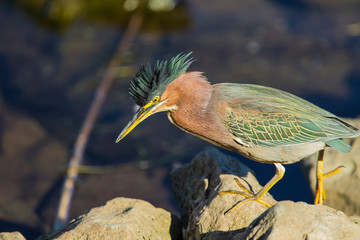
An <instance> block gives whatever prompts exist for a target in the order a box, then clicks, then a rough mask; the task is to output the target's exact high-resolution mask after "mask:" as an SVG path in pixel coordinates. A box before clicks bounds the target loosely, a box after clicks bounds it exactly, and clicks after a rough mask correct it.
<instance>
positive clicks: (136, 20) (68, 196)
mask: <svg viewBox="0 0 360 240" xmlns="http://www.w3.org/2000/svg"><path fill="white" fill-rule="evenodd" d="M141 22H142V16H141V14H140V13H134V14H133V15H132V16H131V18H130V21H129V23H128V25H127V28H126V30H125V32H124V35H123V37H122V39H121V41H120V43H119V45H118V47H117V49H116V54H117V55H115V56H114V57H113V58H112V60H111V61H110V63H109V66H108V68H107V71H106V73H105V75H104V77H103V79H102V80H101V82H100V85H99V87H98V89H97V91H96V93H95V97H94V99H93V101H92V103H91V105H90V108H89V110H88V112H87V114H86V118H85V121H84V123H83V125H82V127H81V130H80V133H79V135H78V136H77V138H76V142H75V145H74V154H73V155H72V157H71V158H70V162H69V167H68V170H67V173H66V177H65V181H64V185H63V189H62V192H61V198H60V201H59V205H58V210H57V214H56V216H55V222H54V230H58V229H60V228H61V227H62V226H64V225H65V224H66V223H67V222H68V221H69V215H70V209H71V202H72V199H73V196H74V193H75V183H76V181H77V178H78V175H79V174H78V170H79V167H80V165H81V163H82V161H83V156H84V152H85V148H86V144H87V142H88V138H89V135H90V133H91V131H92V129H93V127H94V123H95V121H96V118H97V116H98V115H99V112H100V109H101V106H102V104H103V103H104V101H105V98H106V95H107V93H108V92H109V89H110V87H111V85H112V83H113V81H114V79H115V76H116V72H117V69H118V67H119V65H120V63H121V58H120V56H119V55H121V54H122V53H123V52H124V51H126V50H127V49H128V48H129V47H130V44H131V43H132V41H133V40H134V38H135V37H136V35H137V33H138V31H139V29H140V26H141Z"/></svg>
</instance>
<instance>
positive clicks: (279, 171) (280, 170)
mask: <svg viewBox="0 0 360 240" xmlns="http://www.w3.org/2000/svg"><path fill="white" fill-rule="evenodd" d="M274 166H275V168H276V173H275V175H274V176H273V177H272V179H271V180H270V181H269V182H268V183H267V184H265V186H264V187H263V188H262V189H261V190H260V191H259V192H258V193H256V194H253V193H250V191H249V190H247V189H246V188H245V187H244V186H243V185H242V184H241V183H240V182H239V181H238V180H237V179H235V181H236V184H237V185H238V186H239V187H240V188H241V189H242V190H244V191H245V192H239V191H224V192H219V194H240V195H242V196H245V197H246V198H245V199H244V200H241V201H239V202H237V203H236V204H235V205H234V206H232V207H231V208H230V209H229V210H227V211H226V212H225V214H227V213H231V212H232V211H234V210H235V209H236V208H238V207H239V206H240V205H241V204H243V203H245V202H249V201H256V202H258V203H261V204H263V205H265V206H266V207H271V204H269V203H267V202H265V201H263V200H262V197H263V196H264V195H265V194H266V193H267V192H268V191H269V190H270V188H272V187H273V186H274V185H275V183H277V182H278V181H279V180H280V179H281V178H282V177H283V176H284V173H285V168H284V167H283V165H281V164H280V163H274Z"/></svg>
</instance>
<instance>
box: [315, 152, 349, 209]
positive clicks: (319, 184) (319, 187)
mask: <svg viewBox="0 0 360 240" xmlns="http://www.w3.org/2000/svg"><path fill="white" fill-rule="evenodd" d="M323 164H324V150H321V151H320V152H319V157H318V161H317V166H316V178H317V179H316V180H317V181H316V193H315V200H314V203H315V204H323V201H324V200H325V199H326V195H325V188H324V178H327V177H330V176H332V175H334V174H337V173H339V172H340V171H341V168H343V167H344V166H340V167H337V168H336V169H334V170H332V171H330V172H328V173H326V174H323Z"/></svg>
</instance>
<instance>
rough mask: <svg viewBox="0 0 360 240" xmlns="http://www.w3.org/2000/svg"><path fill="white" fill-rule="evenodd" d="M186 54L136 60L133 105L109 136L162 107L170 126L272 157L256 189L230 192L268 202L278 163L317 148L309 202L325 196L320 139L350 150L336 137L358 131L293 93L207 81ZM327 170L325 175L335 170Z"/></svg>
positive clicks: (250, 154) (252, 155)
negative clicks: (270, 170) (269, 171)
mask: <svg viewBox="0 0 360 240" xmlns="http://www.w3.org/2000/svg"><path fill="white" fill-rule="evenodd" d="M190 54H191V53H189V54H179V55H177V56H175V57H173V58H171V59H170V60H164V61H157V62H156V63H155V64H154V65H150V64H147V65H142V66H141V67H140V69H139V71H138V73H137V74H136V75H135V76H134V78H133V79H132V81H131V83H130V89H129V93H130V95H131V97H132V98H133V100H134V101H135V103H136V104H137V105H139V107H140V108H139V110H138V111H137V112H136V113H135V115H134V117H133V119H132V120H131V121H130V122H129V123H128V124H127V125H126V126H125V128H124V129H123V130H122V132H121V133H120V135H119V137H118V138H117V140H116V142H119V141H120V140H121V139H123V138H124V137H125V136H126V135H127V134H128V133H129V132H130V131H131V130H133V129H134V128H135V127H136V126H137V125H138V124H139V123H140V122H142V121H143V120H145V119H146V118H147V117H149V116H151V115H152V114H155V113H158V112H166V113H167V116H168V118H169V120H170V122H172V123H173V124H174V125H175V126H177V127H179V128H180V129H181V130H183V131H185V132H187V133H189V134H192V135H194V136H196V137H198V138H201V139H203V140H205V141H208V142H210V143H212V144H214V145H216V146H219V147H222V148H224V149H227V150H230V151H234V152H237V153H239V154H241V155H243V156H245V157H247V158H249V159H252V160H255V161H258V162H262V163H273V164H274V165H275V167H276V174H275V175H274V177H273V178H272V179H271V180H270V181H269V182H268V183H267V184H266V185H265V186H264V187H263V188H262V189H261V190H260V191H259V192H257V193H255V194H251V193H250V192H249V191H248V190H246V188H245V187H243V186H241V184H240V183H239V181H237V183H238V185H239V186H240V187H241V188H242V189H243V190H245V193H243V192H237V191H226V192H221V193H220V194H225V193H238V194H242V195H245V196H246V199H245V200H243V201H241V202H239V203H237V204H236V205H234V206H233V208H232V210H233V209H235V207H237V206H238V205H239V204H241V203H243V202H246V201H250V200H254V201H257V202H259V203H262V204H264V205H266V206H270V204H267V203H266V202H264V201H263V200H262V199H261V198H262V197H263V196H264V195H265V194H266V193H267V192H268V191H269V190H270V188H271V187H272V186H273V185H274V184H275V183H276V182H277V181H279V180H280V179H281V178H282V177H283V175H284V173H285V168H284V167H283V165H282V164H289V163H294V162H297V161H300V160H301V159H303V158H304V157H307V156H309V155H311V154H313V153H316V152H319V158H318V164H317V187H316V194H315V203H319V204H321V203H322V201H323V199H324V198H325V192H324V186H323V178H324V177H326V176H327V175H326V174H323V170H322V167H323V156H324V149H325V147H326V146H330V147H332V148H334V149H336V150H338V151H340V152H343V153H346V152H350V150H351V146H350V145H349V144H348V143H347V142H346V141H344V140H343V139H342V138H354V137H357V136H359V135H360V131H359V130H358V129H356V128H355V127H353V126H351V125H350V124H348V123H346V122H344V121H343V120H341V119H340V118H338V117H337V116H335V115H334V114H332V113H330V112H328V111H326V110H324V109H322V108H320V107H317V106H315V105H314V104H312V103H310V102H308V101H306V100H304V99H302V98H300V97H297V96H295V95H293V94H290V93H287V92H284V91H281V90H278V89H274V88H271V87H264V86H259V85H253V84H235V83H219V84H214V85H211V84H210V83H209V82H208V81H207V78H206V77H205V76H204V75H203V74H202V73H201V72H187V71H186V70H187V68H188V67H189V65H190V64H191V63H192V62H193V59H192V58H189V55H190ZM337 171H338V169H337V170H334V171H333V172H332V173H329V174H328V175H330V174H334V173H335V172H337Z"/></svg>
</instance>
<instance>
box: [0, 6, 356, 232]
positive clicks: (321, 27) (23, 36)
mask: <svg viewBox="0 0 360 240" xmlns="http://www.w3.org/2000/svg"><path fill="white" fill-rule="evenodd" d="M139 9H140V10H141V11H139V12H138V13H140V14H141V17H142V19H143V22H142V25H141V28H140V31H139V33H138V34H137V36H136V38H135V40H134V42H132V44H131V46H130V48H129V50H128V51H126V52H124V53H123V64H122V65H121V66H119V68H118V70H117V78H116V80H115V83H114V84H113V85H112V88H111V90H110V93H109V96H108V97H107V100H106V102H105V104H104V106H103V108H102V111H101V114H100V116H99V118H98V121H97V122H96V126H95V128H94V130H93V132H92V135H91V137H90V139H89V144H88V147H87V150H86V153H85V162H84V164H85V165H87V166H98V167H99V168H97V172H98V173H97V174H90V175H88V174H83V175H81V177H80V180H79V182H78V184H77V191H76V194H75V198H74V202H73V207H72V214H71V215H72V217H75V216H77V215H79V214H81V213H82V212H83V211H85V210H87V209H89V208H92V207H95V206H98V205H101V204H104V203H105V202H106V201H107V200H110V199H112V198H115V197H119V196H122V197H130V198H140V199H144V200H146V201H149V202H150V203H152V204H153V205H155V206H156V207H161V208H164V209H166V210H169V211H171V212H172V213H174V214H178V211H177V209H176V204H175V201H174V199H173V196H172V193H171V187H170V181H169V179H170V178H169V174H170V172H171V169H173V168H174V167H176V166H179V165H180V164H185V163H187V162H189V161H190V160H191V159H192V157H193V156H194V155H196V154H197V153H199V152H200V151H201V150H204V149H206V148H208V147H212V146H211V145H210V144H208V143H206V142H203V141H202V140H199V139H197V138H195V137H192V136H190V135H188V134H186V133H183V132H182V131H181V130H179V129H177V128H176V127H175V126H173V125H171V123H170V122H169V121H168V119H167V118H166V114H158V115H155V116H153V117H151V118H149V119H147V120H146V121H145V122H143V123H142V124H141V125H139V126H138V127H137V128H136V129H135V130H134V131H133V132H131V134H130V135H128V136H127V137H126V138H125V139H124V140H123V141H121V142H120V143H118V144H115V143H114V141H115V139H116V137H117V136H118V134H119V133H120V131H121V130H122V128H123V127H124V126H125V124H126V123H127V122H128V121H129V120H130V118H131V116H132V114H133V113H134V110H135V106H134V103H133V102H132V100H131V98H130V96H129V94H128V87H129V81H130V79H131V77H132V75H133V74H135V73H136V71H137V69H138V66H139V65H140V64H141V63H147V62H154V61H156V60H157V59H164V58H170V57H172V56H174V55H176V54H178V53H180V52H184V53H187V52H190V51H193V55H192V56H193V57H194V58H195V59H197V61H196V62H194V63H193V64H192V65H191V66H190V69H189V70H190V71H191V70H194V71H201V72H204V73H205V75H206V76H207V77H208V79H209V81H210V82H212V83H218V82H237V83H253V84H261V85H266V86H272V87H275V88H279V89H282V90H285V91H289V92H291V93H294V94H296V95H299V96H300V97H303V98H305V99H307V100H309V101H311V102H313V103H315V104H316V105H319V106H321V107H323V108H325V109H327V110H329V111H330V112H333V113H334V114H336V115H338V116H341V117H350V118H352V117H357V116H359V115H360V95H359V92H360V68H359V66H360V1H359V0H343V1H335V0H326V1H325V0H311V1H310V0H295V1H286V0H284V1H280V0H267V1H266V0H256V1H254V0H242V1H238V0H228V1H220V0H217V1H216V0H183V1H182V0H179V1H173V0H148V1H145V0H102V1H96V0H12V1H6V0H1V1H0V232H3V231H20V232H21V233H22V234H23V235H24V236H25V237H27V238H30V239H31V238H34V237H37V236H39V235H41V234H43V233H46V232H50V231H51V227H52V225H53V219H54V215H55V212H56V208H57V204H58V199H59V195H60V191H61V186H62V185H61V184H62V180H63V176H64V173H65V170H66V166H67V163H68V160H69V157H70V156H71V154H72V152H73V144H74V141H75V138H76V136H77V134H78V132H79V129H80V127H81V124H82V122H83V120H84V117H85V114H86V112H87V110H88V107H89V105H90V102H91V100H92V99H93V96H94V92H95V91H96V88H97V87H98V85H99V82H100V81H101V79H102V78H103V75H104V73H105V71H106V68H107V65H108V63H109V61H110V59H112V58H114V54H115V53H116V52H115V50H116V47H117V45H118V44H119V42H120V41H121V39H122V37H123V34H124V29H125V28H126V26H127V24H128V22H129V18H130V17H131V16H132V15H133V14H134V13H135V12H136V11H138V10H139ZM222 151H223V152H225V153H227V154H231V155H233V156H236V157H238V158H239V159H241V160H242V161H243V162H244V163H245V164H247V165H248V166H249V167H251V168H252V169H253V170H254V171H255V172H256V175H257V177H258V178H259V179H260V183H261V184H265V183H266V182H267V181H268V180H269V179H270V178H271V177H272V176H273V174H274V171H275V168H274V167H273V166H272V165H267V164H260V163H256V162H253V161H250V160H247V159H245V158H242V157H241V156H239V155H237V154H234V153H231V152H228V151H225V150H222ZM286 170H287V172H286V174H285V177H284V179H283V180H282V181H280V182H279V183H278V184H276V185H275V187H274V188H272V189H271V191H270V192H271V194H273V196H274V197H275V199H276V200H286V199H289V200H293V201H305V202H309V203H312V201H313V197H312V193H311V191H310V189H309V187H308V185H307V181H306V179H305V178H304V177H303V174H302V172H301V170H300V167H299V166H298V164H292V165H287V166H286Z"/></svg>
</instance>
